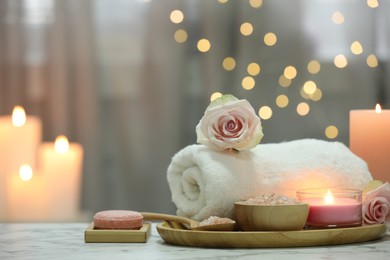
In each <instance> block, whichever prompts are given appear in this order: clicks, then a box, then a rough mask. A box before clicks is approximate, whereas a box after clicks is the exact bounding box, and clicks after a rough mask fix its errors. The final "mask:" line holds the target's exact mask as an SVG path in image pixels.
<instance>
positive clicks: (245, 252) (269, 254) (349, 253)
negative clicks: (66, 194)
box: [0, 223, 390, 260]
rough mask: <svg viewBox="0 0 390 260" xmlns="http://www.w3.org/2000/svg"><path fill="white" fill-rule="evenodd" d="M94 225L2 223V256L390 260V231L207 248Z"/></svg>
mask: <svg viewBox="0 0 390 260" xmlns="http://www.w3.org/2000/svg"><path fill="white" fill-rule="evenodd" d="M87 226H88V223H69V224H68V223H51V224H46V223H42V224H38V223H31V224H27V223H15V224H0V259H39V260H41V259H56V260H57V259H109V260H115V259H164V260H165V259H240V260H241V259H244V260H245V259H254V258H256V259H260V258H261V259H278V260H283V259H354V260H356V259H370V260H371V259H389V257H390V231H389V230H388V232H387V234H386V235H385V236H384V237H383V238H382V239H379V240H376V241H371V242H365V243H358V244H350V245H339V246H322V247H302V248H272V249H267V248H263V249H206V248H193V247H180V246H174V245H169V244H166V243H165V242H164V241H163V240H162V239H161V237H160V236H159V235H158V233H157V230H156V225H155V223H153V227H152V236H151V237H150V238H149V240H148V242H147V243H84V230H85V229H86V228H87Z"/></svg>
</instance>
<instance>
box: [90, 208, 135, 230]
mask: <svg viewBox="0 0 390 260" xmlns="http://www.w3.org/2000/svg"><path fill="white" fill-rule="evenodd" d="M93 222H94V227H95V228H96V229H139V228H140V227H142V225H143V216H142V214H141V213H139V212H137V211H131V210H106V211H100V212H98V213H96V214H95V216H94V217H93Z"/></svg>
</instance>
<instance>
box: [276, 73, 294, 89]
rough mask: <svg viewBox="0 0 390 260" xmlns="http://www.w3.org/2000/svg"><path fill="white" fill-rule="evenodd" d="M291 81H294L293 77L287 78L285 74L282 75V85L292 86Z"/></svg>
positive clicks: (280, 79)
mask: <svg viewBox="0 0 390 260" xmlns="http://www.w3.org/2000/svg"><path fill="white" fill-rule="evenodd" d="M291 82H292V81H291V79H288V78H286V77H285V76H284V75H281V76H280V77H279V85H280V86H281V87H284V88H287V87H289V86H291Z"/></svg>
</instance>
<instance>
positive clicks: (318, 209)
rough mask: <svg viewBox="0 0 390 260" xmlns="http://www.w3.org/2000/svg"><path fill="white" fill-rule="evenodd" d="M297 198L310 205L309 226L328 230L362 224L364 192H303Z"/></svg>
mask: <svg viewBox="0 0 390 260" xmlns="http://www.w3.org/2000/svg"><path fill="white" fill-rule="evenodd" d="M297 196H298V198H299V200H300V201H303V202H307V203H308V204H309V216H308V218H307V221H306V225H307V226H310V227H321V228H327V227H348V226H358V225H361V224H362V202H361V196H362V192H361V191H359V190H354V189H334V190H330V189H329V190H327V191H326V192H325V190H323V189H318V190H314V189H313V190H301V191H298V192H297Z"/></svg>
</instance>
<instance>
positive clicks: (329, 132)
mask: <svg viewBox="0 0 390 260" xmlns="http://www.w3.org/2000/svg"><path fill="white" fill-rule="evenodd" d="M338 135H339V130H338V129H337V127H335V126H334V125H330V126H327V127H326V129H325V136H326V137H327V138H329V139H334V138H336V137H337V136H338Z"/></svg>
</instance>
